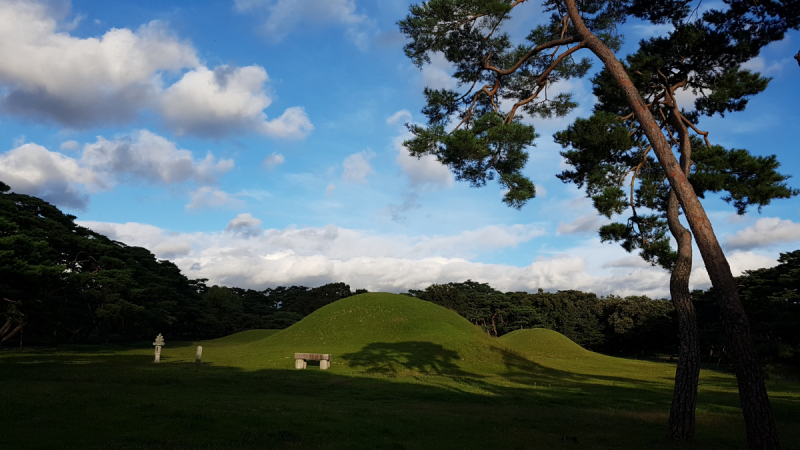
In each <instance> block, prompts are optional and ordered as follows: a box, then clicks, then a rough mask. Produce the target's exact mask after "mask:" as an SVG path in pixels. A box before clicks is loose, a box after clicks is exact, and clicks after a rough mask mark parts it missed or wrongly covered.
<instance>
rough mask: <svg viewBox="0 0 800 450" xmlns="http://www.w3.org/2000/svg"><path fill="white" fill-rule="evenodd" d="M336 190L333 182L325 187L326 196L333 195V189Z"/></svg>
mask: <svg viewBox="0 0 800 450" xmlns="http://www.w3.org/2000/svg"><path fill="white" fill-rule="evenodd" d="M335 190H336V185H335V184H333V183H331V184H329V185H328V187H326V188H325V198H329V197H330V196H331V195H333V191H335Z"/></svg>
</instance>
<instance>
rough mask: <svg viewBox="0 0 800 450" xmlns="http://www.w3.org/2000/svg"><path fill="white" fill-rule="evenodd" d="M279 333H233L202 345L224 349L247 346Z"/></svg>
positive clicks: (254, 331) (248, 331)
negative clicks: (232, 346)
mask: <svg viewBox="0 0 800 450" xmlns="http://www.w3.org/2000/svg"><path fill="white" fill-rule="evenodd" d="M281 331H283V330H247V331H242V332H240V333H234V334H232V335H230V336H225V337H221V338H217V339H212V340H209V341H204V342H203V345H207V346H214V347H225V346H228V345H241V344H249V343H251V342H257V341H260V340H262V339H266V338H268V337H270V336H272V335H274V334H275V333H279V332H281Z"/></svg>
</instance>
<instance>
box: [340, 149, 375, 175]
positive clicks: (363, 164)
mask: <svg viewBox="0 0 800 450" xmlns="http://www.w3.org/2000/svg"><path fill="white" fill-rule="evenodd" d="M374 157H375V152H373V151H372V150H365V151H363V152H358V153H353V154H352V155H350V156H348V157H347V158H345V159H344V162H342V166H343V167H344V171H342V179H343V180H346V181H354V182H356V183H363V182H365V181H366V178H367V175H369V174H372V173H375V170H374V169H373V168H372V166H371V165H370V164H369V160H370V159H372V158H374Z"/></svg>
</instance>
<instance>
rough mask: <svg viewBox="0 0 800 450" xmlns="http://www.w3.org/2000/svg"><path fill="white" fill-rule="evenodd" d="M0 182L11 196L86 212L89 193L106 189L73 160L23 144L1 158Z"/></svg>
mask: <svg viewBox="0 0 800 450" xmlns="http://www.w3.org/2000/svg"><path fill="white" fill-rule="evenodd" d="M0 180H3V182H5V183H6V184H8V185H9V186H10V187H11V189H12V190H13V191H14V192H18V193H21V194H28V195H33V196H36V197H39V198H42V199H44V200H46V201H48V202H50V203H53V204H56V205H59V206H66V207H69V208H73V209H79V210H85V209H86V207H87V205H88V203H89V195H88V193H87V191H89V192H95V191H97V190H101V189H104V188H106V187H107V186H106V185H105V184H104V182H103V180H102V178H101V177H100V176H99V175H98V174H97V173H95V172H94V171H93V170H92V169H91V168H87V167H84V166H83V165H81V164H80V163H79V162H78V161H77V160H76V159H75V158H70V157H68V156H65V155H62V154H60V153H57V152H51V151H49V150H47V149H46V148H44V147H42V146H41V145H36V144H23V145H21V146H19V147H17V148H15V149H12V150H10V151H8V152H6V153H3V154H1V155H0Z"/></svg>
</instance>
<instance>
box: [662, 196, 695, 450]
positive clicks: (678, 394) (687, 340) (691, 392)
mask: <svg viewBox="0 0 800 450" xmlns="http://www.w3.org/2000/svg"><path fill="white" fill-rule="evenodd" d="M667 223H668V224H669V229H670V231H671V232H672V236H674V237H675V240H676V241H677V243H678V261H677V263H676V264H675V267H674V268H673V269H672V273H671V274H670V279H669V291H670V295H671V296H672V304H673V305H675V311H676V312H677V313H678V337H679V340H680V353H679V355H678V367H677V368H676V369H675V388H674V390H673V391H672V409H670V412H669V424H668V426H667V440H670V441H691V440H693V439H694V425H695V410H696V406H697V385H698V382H699V378H700V343H699V340H698V332H697V316H696V315H695V310H694V305H693V304H692V298H691V296H690V291H689V277H690V275H691V272H692V234H691V233H690V232H689V230H687V229H686V228H685V227H684V226H683V225H681V223H680V220H679V205H678V197H677V196H676V195H675V193H674V192H673V191H672V190H670V194H669V200H668V206H667Z"/></svg>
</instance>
